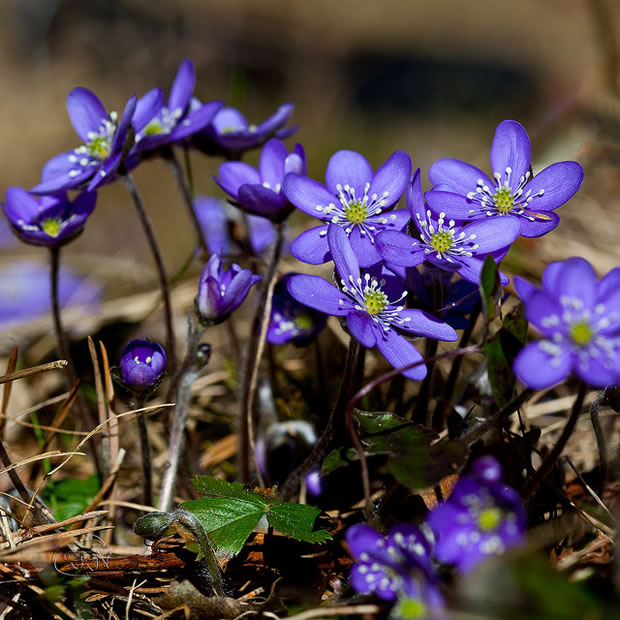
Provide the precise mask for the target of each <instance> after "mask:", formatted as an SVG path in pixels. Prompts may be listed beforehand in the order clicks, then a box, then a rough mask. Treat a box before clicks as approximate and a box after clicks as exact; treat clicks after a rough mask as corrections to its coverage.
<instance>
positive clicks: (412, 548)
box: [346, 523, 442, 607]
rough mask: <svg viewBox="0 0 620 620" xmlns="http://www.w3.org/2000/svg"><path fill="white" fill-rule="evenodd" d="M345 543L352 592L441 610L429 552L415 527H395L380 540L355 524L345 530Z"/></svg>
mask: <svg viewBox="0 0 620 620" xmlns="http://www.w3.org/2000/svg"><path fill="white" fill-rule="evenodd" d="M346 541H347V544H348V545H349V549H350V551H351V555H352V556H353V557H354V558H355V561H356V563H355V564H354V565H353V567H352V568H351V575H350V582H351V586H352V587H353V588H354V589H355V590H357V591H358V592H360V593H362V594H370V593H374V594H376V595H377V596H378V597H379V598H382V599H384V600H386V601H395V600H396V599H397V598H402V597H407V598H412V599H415V600H418V601H420V603H422V604H428V605H429V606H431V607H440V606H441V604H442V599H441V595H440V593H439V589H438V576H437V574H436V572H435V570H434V568H433V565H432V563H431V558H430V555H431V548H430V545H429V542H428V540H427V539H426V537H425V536H424V534H423V533H422V532H421V531H420V529H418V528H417V527H416V526H415V525H410V524H407V523H401V524H399V525H396V526H394V527H393V528H392V529H391V530H390V531H389V532H388V534H387V536H386V537H385V538H384V537H383V536H381V535H380V534H379V533H378V532H377V531H376V530H375V529H374V528H372V527H370V526H369V525H366V524H363V523H359V524H357V525H353V526H352V527H350V528H349V529H348V530H347V533H346Z"/></svg>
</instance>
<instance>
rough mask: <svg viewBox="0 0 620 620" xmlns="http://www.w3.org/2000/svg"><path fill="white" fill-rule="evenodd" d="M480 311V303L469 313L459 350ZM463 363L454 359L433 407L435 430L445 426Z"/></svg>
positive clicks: (470, 333) (467, 338) (471, 330)
mask: <svg viewBox="0 0 620 620" xmlns="http://www.w3.org/2000/svg"><path fill="white" fill-rule="evenodd" d="M481 309H482V304H481V303H480V301H478V303H476V305H475V306H474V309H473V310H472V312H471V315H470V317H469V325H468V326H467V328H466V329H464V330H463V334H462V335H461V340H460V341H459V349H462V348H463V347H466V346H467V343H468V342H469V339H470V338H471V335H472V333H473V331H474V327H475V326H476V321H477V320H478V316H480V311H481ZM462 362H463V358H462V357H460V356H459V357H455V358H454V361H453V362H452V367H451V368H450V374H449V375H448V379H447V380H446V385H445V387H444V389H443V393H442V395H441V397H440V398H439V400H438V401H437V405H436V406H435V412H434V414H433V422H434V425H435V428H437V429H439V430H441V429H443V426H444V424H445V421H446V418H447V417H448V414H449V413H450V405H451V401H452V396H453V395H454V388H455V387H456V381H457V379H458V377H459V371H460V370H461V364H462Z"/></svg>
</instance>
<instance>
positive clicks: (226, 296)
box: [194, 253, 262, 324]
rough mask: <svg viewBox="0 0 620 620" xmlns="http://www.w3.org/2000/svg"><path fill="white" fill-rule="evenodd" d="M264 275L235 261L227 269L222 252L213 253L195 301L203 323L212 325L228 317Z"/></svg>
mask: <svg viewBox="0 0 620 620" xmlns="http://www.w3.org/2000/svg"><path fill="white" fill-rule="evenodd" d="M261 277H262V276H257V275H254V274H253V273H252V272H251V271H250V270H249V269H241V267H239V265H237V264H234V263H233V264H232V265H231V266H230V267H229V268H228V269H227V270H225V271H224V269H223V267H222V259H221V257H220V255H219V254H218V253H215V254H211V256H210V257H209V260H208V261H207V264H206V265H205V268H204V269H203V270H202V274H201V276H200V282H199V284H198V295H196V300H195V304H194V305H195V307H196V311H197V313H198V316H199V317H200V319H201V320H202V321H203V322H205V323H210V324H214V323H221V322H222V321H224V320H226V319H227V318H228V317H229V316H230V314H231V313H232V312H233V311H234V310H236V309H237V308H238V307H239V306H240V305H241V303H242V302H243V301H244V299H245V298H246V297H247V296H248V293H249V292H250V289H251V288H252V286H253V285H254V284H256V283H257V282H258V281H259V280H260V279H261Z"/></svg>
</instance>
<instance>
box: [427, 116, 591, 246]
mask: <svg viewBox="0 0 620 620" xmlns="http://www.w3.org/2000/svg"><path fill="white" fill-rule="evenodd" d="M530 160H531V147H530V139H529V137H528V135H527V133H526V131H525V129H523V126H522V125H521V124H520V123H517V122H516V121H502V122H501V123H500V124H499V125H498V126H497V129H496V130H495V137H494V138H493V143H492V144H491V169H492V171H493V180H492V181H491V179H490V178H489V177H488V176H487V175H486V174H485V173H484V172H482V171H481V170H479V169H478V168H476V167H475V166H472V165H470V164H467V163H465V162H462V161H459V160H457V159H440V160H439V161H437V162H435V163H434V164H433V165H432V166H431V168H430V170H429V172H428V176H429V178H430V180H431V182H432V183H433V185H434V186H435V187H433V189H432V190H431V191H430V192H428V193H427V194H426V200H427V201H428V204H429V205H430V206H431V208H432V209H433V210H434V211H437V212H439V211H443V212H444V213H446V215H447V216H448V217H450V218H454V219H457V220H477V219H484V218H487V217H494V216H508V217H509V218H511V219H515V220H517V221H518V222H519V224H520V227H521V235H523V236H524V237H540V236H541V235H544V234H545V233H548V232H549V231H551V230H553V229H554V228H555V227H556V226H557V225H558V223H559V221H560V219H559V217H558V216H557V215H556V214H555V213H553V209H556V208H557V207H559V206H560V205H563V204H564V203H565V202H566V201H567V200H568V199H569V198H571V197H572V196H573V195H574V194H575V192H576V191H577V190H578V189H579V187H580V185H581V182H582V181H583V168H582V167H581V166H580V165H579V164H578V163H577V162H575V161H562V162H558V163H555V164H552V165H551V166H549V167H547V168H545V169H544V170H543V171H542V172H539V173H538V174H537V175H535V176H533V175H532V172H531V171H530V170H531V169H530Z"/></svg>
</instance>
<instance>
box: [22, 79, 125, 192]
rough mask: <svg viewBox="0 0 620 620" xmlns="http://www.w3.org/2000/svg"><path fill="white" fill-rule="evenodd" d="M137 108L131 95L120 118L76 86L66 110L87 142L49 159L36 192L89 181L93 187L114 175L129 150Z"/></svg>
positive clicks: (89, 93) (88, 91)
mask: <svg viewBox="0 0 620 620" xmlns="http://www.w3.org/2000/svg"><path fill="white" fill-rule="evenodd" d="M135 108H136V97H135V95H132V96H131V98H130V99H129V101H128V102H127V104H126V105H125V110H124V111H123V115H122V116H121V119H120V121H119V119H118V114H117V113H116V112H110V113H109V114H108V112H107V111H106V109H105V108H104V107H103V104H102V103H101V101H99V99H98V97H97V96H96V95H95V93H93V92H92V91H90V90H88V89H87V88H74V89H73V90H72V91H71V92H70V93H69V96H68V97H67V110H68V112H69V118H70V119H71V122H72V123H73V127H74V128H75V131H76V132H77V134H78V136H80V138H81V139H82V141H83V142H84V144H83V145H82V146H79V147H77V148H75V149H73V150H71V151H67V152H66V153H61V154H60V155H56V156H55V157H53V158H52V159H50V160H49V161H48V162H47V164H45V166H44V167H43V172H42V173H41V183H39V185H37V186H36V187H33V188H32V190H31V191H32V192H33V193H35V194H53V193H56V192H59V191H62V190H66V189H76V188H79V187H83V186H85V185H87V189H88V190H89V191H90V190H93V189H95V188H96V187H99V185H102V184H103V183H107V182H109V181H111V180H113V179H114V173H115V172H116V171H117V170H118V168H119V166H120V164H121V161H122V158H123V153H126V152H127V151H128V150H129V146H128V145H126V144H125V142H126V141H127V139H128V138H129V139H130V140H132V141H133V137H132V136H131V134H130V131H129V130H130V128H131V120H132V117H133V114H134V111H135Z"/></svg>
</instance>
